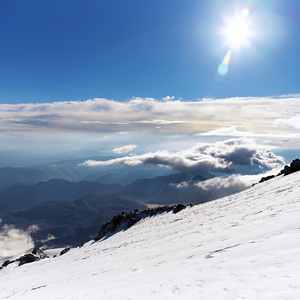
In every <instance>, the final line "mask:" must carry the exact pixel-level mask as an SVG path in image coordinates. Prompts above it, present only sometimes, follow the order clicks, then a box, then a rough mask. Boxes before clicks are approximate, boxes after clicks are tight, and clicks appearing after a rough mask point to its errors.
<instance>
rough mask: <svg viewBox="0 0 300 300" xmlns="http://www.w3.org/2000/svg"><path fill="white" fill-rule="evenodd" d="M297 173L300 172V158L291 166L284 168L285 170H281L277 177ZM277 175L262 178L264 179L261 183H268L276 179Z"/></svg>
mask: <svg viewBox="0 0 300 300" xmlns="http://www.w3.org/2000/svg"><path fill="white" fill-rule="evenodd" d="M297 171H300V160H299V158H296V159H294V160H293V161H292V162H291V164H290V165H289V166H287V165H286V166H284V168H283V170H281V171H280V172H279V173H278V174H277V175H276V176H280V175H284V176H286V175H289V174H292V173H295V172H297ZM276 176H275V175H269V176H266V177H262V179H261V180H260V181H259V183H262V182H265V181H268V180H270V179H273V178H275V177H276Z"/></svg>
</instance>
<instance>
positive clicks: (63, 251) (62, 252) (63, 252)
mask: <svg viewBox="0 0 300 300" xmlns="http://www.w3.org/2000/svg"><path fill="white" fill-rule="evenodd" d="M70 250H71V248H70V247H67V248H65V249H64V250H62V251H61V252H60V254H59V255H64V254H66V253H67V252H68V251H70Z"/></svg>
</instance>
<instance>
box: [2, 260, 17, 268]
mask: <svg viewBox="0 0 300 300" xmlns="http://www.w3.org/2000/svg"><path fill="white" fill-rule="evenodd" d="M14 262H15V260H9V259H8V260H6V261H5V262H4V263H3V264H2V267H3V268H5V267H7V266H8V265H9V264H12V263H14Z"/></svg>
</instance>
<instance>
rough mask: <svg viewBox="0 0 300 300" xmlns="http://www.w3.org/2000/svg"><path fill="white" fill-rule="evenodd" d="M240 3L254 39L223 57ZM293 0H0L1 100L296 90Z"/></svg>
mask: <svg viewBox="0 0 300 300" xmlns="http://www.w3.org/2000/svg"><path fill="white" fill-rule="evenodd" d="M244 6H248V7H249V9H250V14H249V18H250V17H251V18H252V19H253V20H254V21H253V23H255V26H256V30H257V31H259V33H260V37H259V38H257V39H255V38H254V39H253V40H251V43H250V46H249V47H242V49H240V51H239V52H236V53H233V54H232V59H231V63H230V70H229V73H228V74H227V76H225V77H222V78H221V77H220V76H218V75H217V72H216V70H217V67H218V64H219V63H220V62H221V61H222V59H223V57H224V55H225V54H226V51H227V49H226V47H225V46H224V37H223V36H221V35H220V34H219V30H220V28H222V26H224V18H230V17H231V16H233V15H234V13H235V11H236V10H237V9H242V8H243V7H244ZM299 11H300V2H299V1H293V0H285V1H278V0H272V1H271V0H270V1H260V0H257V1H216V0H203V1H201V0H187V1H174V0H163V1H162V0H151V1H140V0H128V1H124V0H110V1H101V0H89V1H82V0H80V1H79V0H61V1H53V0H51V1H48V0H43V1H39V0H36V1H33V0H27V1H15V0H10V1H1V3H0V28H1V29H0V40H1V48H0V82H1V84H0V101H1V103H28V102H53V101H70V100H86V99H92V98H95V97H104V98H107V99H114V100H117V101H127V100H128V99H130V98H132V97H133V96H136V97H153V98H156V99H161V98H162V97H166V96H167V95H171V96H175V97H176V98H182V99H183V100H193V99H201V98H207V97H209V98H226V97H236V96H241V97H246V96H274V95H283V94H293V93H299V87H298V81H299V80H298V78H299V77H300V68H299V59H298V55H299V48H300V46H299V28H300V21H299V18H298V13H299Z"/></svg>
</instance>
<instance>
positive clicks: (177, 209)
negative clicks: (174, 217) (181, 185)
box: [173, 204, 186, 214]
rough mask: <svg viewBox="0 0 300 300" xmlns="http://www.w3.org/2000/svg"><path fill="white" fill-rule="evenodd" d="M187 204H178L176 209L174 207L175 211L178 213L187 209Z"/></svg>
mask: <svg viewBox="0 0 300 300" xmlns="http://www.w3.org/2000/svg"><path fill="white" fill-rule="evenodd" d="M185 207H186V206H185V205H183V204H177V205H176V206H175V207H174V209H173V213H174V214H177V213H178V212H180V211H181V210H183V209H185Z"/></svg>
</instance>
